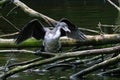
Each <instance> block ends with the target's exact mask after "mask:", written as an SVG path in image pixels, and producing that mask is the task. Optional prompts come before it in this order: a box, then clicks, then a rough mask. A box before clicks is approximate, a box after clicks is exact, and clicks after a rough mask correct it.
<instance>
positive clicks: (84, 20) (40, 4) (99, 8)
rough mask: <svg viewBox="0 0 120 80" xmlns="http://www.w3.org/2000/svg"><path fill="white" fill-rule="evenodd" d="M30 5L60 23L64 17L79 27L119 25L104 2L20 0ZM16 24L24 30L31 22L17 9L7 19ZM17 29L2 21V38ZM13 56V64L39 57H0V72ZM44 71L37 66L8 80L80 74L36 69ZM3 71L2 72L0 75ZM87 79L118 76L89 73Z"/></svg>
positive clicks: (40, 79)
mask: <svg viewBox="0 0 120 80" xmlns="http://www.w3.org/2000/svg"><path fill="white" fill-rule="evenodd" d="M21 1H23V2H24V3H25V4H27V5H28V6H29V7H31V8H32V9H34V10H36V11H38V12H41V13H43V14H45V15H47V16H49V17H51V18H53V19H55V20H60V19H61V18H64V17H65V18H68V19H70V20H71V21H72V22H73V23H74V24H76V25H77V26H79V27H83V28H89V29H95V30H98V28H97V27H98V26H97V24H98V23H99V22H101V23H102V24H116V18H117V14H118V12H117V10H116V9H115V8H114V7H112V6H111V5H109V4H108V3H107V2H104V0H29V1H26V0H21ZM12 7H13V5H10V6H9V7H6V8H5V9H3V10H2V11H0V12H2V14H3V15H4V16H6V15H7V13H8V12H9V11H10V9H11V8H12ZM7 19H8V20H10V21H11V22H12V23H13V24H14V25H16V26H17V27H18V28H19V29H20V28H22V27H23V26H24V25H25V24H26V23H27V22H29V21H30V20H32V19H33V18H32V17H29V16H28V15H27V14H25V13H24V12H23V11H21V10H20V9H16V10H15V11H13V12H12V13H11V14H9V16H8V17H7ZM16 31H17V30H16V29H14V28H13V27H12V26H11V25H9V24H8V23H7V22H5V21H4V20H3V19H0V35H2V34H6V33H13V32H16ZM10 56H11V61H10V64H12V63H16V62H21V61H26V60H30V59H33V58H36V57H37V56H35V55H33V54H29V55H28V54H20V53H17V54H16V53H13V54H7V53H6V54H0V71H1V72H2V70H3V69H2V68H3V66H4V65H5V64H6V62H7V60H8V59H9V58H10ZM37 69H42V68H41V67H38V68H36V69H31V70H27V71H24V72H21V73H19V74H15V75H13V76H12V77H10V78H9V79H8V80H15V79H16V80H69V76H70V75H72V74H73V73H76V72H78V71H79V69H78V70H76V69H65V70H63V69H57V70H53V71H48V72H45V73H40V72H37V71H35V70H37ZM1 72H0V73H1ZM86 80H119V78H115V77H101V76H96V75H94V73H93V74H90V76H88V77H86Z"/></svg>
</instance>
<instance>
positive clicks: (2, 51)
mask: <svg viewBox="0 0 120 80" xmlns="http://www.w3.org/2000/svg"><path fill="white" fill-rule="evenodd" d="M0 53H32V54H34V53H35V52H34V51H30V50H0Z"/></svg>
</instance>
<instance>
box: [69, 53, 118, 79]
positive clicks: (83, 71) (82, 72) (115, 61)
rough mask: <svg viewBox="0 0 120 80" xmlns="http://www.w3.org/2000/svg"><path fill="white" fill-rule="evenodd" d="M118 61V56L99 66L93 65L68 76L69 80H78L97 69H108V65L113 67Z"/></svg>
mask: <svg viewBox="0 0 120 80" xmlns="http://www.w3.org/2000/svg"><path fill="white" fill-rule="evenodd" d="M119 61H120V54H119V55H118V56H116V57H114V58H111V59H108V60H105V61H103V62H101V63H99V64H95V65H93V66H91V67H89V68H86V69H84V70H82V71H80V72H78V73H76V74H74V75H72V76H70V79H71V80H76V79H77V78H80V77H82V76H84V75H86V74H89V73H90V72H94V71H96V70H98V69H102V68H104V67H108V66H109V65H113V64H117V63H118V62H119Z"/></svg>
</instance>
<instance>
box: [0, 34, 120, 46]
mask: <svg viewBox="0 0 120 80" xmlns="http://www.w3.org/2000/svg"><path fill="white" fill-rule="evenodd" d="M86 37H87V40H85V41H78V40H75V39H71V38H68V37H61V38H60V42H61V44H62V46H88V45H93V46H94V45H106V44H115V43H120V35H119V34H105V35H94V36H92V35H91V36H90V35H87V36H86ZM41 45H42V40H35V39H34V38H31V39H28V40H26V41H25V42H23V43H21V44H19V45H16V44H15V40H14V39H2V38H0V48H15V47H16V48H26V47H27V48H28V47H41Z"/></svg>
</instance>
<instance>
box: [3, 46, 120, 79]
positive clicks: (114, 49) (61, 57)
mask: <svg viewBox="0 0 120 80" xmlns="http://www.w3.org/2000/svg"><path fill="white" fill-rule="evenodd" d="M119 50H120V46H115V47H111V48H103V49H93V50H85V51H76V52H68V53H63V54H56V56H54V57H51V58H48V59H44V60H40V61H36V62H34V63H30V64H28V65H23V66H17V67H16V68H14V69H12V70H9V71H8V72H6V73H5V74H4V75H3V76H2V79H3V80H5V79H6V78H7V77H9V76H11V75H13V74H15V73H18V72H20V71H24V70H26V69H30V68H33V67H36V66H41V65H45V64H48V63H52V62H56V61H58V60H64V59H67V58H75V57H85V56H90V55H100V54H111V53H113V52H118V51H119ZM118 61H120V55H118V56H116V57H114V58H111V59H109V60H106V61H104V62H102V63H99V64H97V65H95V66H93V67H90V69H87V70H85V71H84V73H88V72H90V71H92V70H96V69H99V68H101V67H104V66H105V65H107V66H108V65H111V64H113V63H117V62H118ZM87 71H88V72H87Z"/></svg>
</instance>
